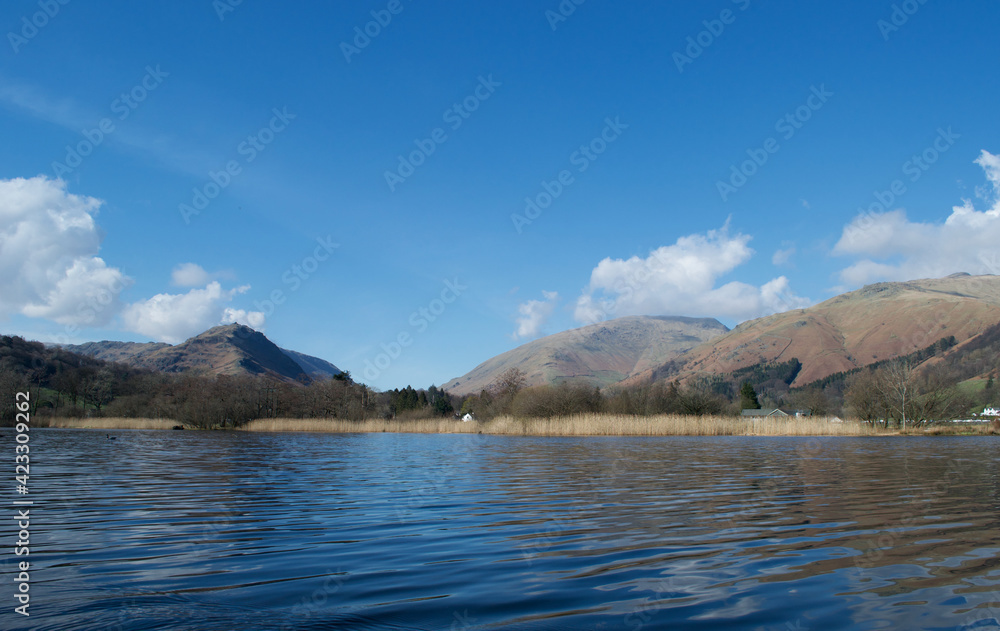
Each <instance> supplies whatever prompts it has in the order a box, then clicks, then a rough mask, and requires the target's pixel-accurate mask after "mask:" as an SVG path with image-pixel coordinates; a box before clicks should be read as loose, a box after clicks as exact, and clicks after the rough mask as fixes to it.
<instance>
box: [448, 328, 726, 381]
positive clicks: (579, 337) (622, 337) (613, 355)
mask: <svg viewBox="0 0 1000 631" xmlns="http://www.w3.org/2000/svg"><path fill="white" fill-rule="evenodd" d="M728 330H729V329H728V328H726V327H725V326H724V325H723V324H722V323H720V322H719V321H718V320H714V319H711V318H682V317H666V316H664V317H651V316H629V317H624V318H618V319H615V320H609V321H607V322H601V323H598V324H592V325H590V326H585V327H582V328H579V329H573V330H571V331H563V332H562V333H557V334H555V335H550V336H548V337H543V338H541V339H537V340H534V341H532V342H528V343H527V344H524V345H522V346H519V347H517V348H515V349H513V350H510V351H507V352H506V353H503V354H501V355H497V356H496V357H494V358H492V359H490V360H487V361H485V362H483V363H482V364H480V365H479V366H477V367H476V368H474V369H473V370H472V371H471V372H469V373H468V374H466V375H464V376H462V377H459V378H457V379H452V380H451V381H449V382H448V383H446V384H444V386H442V387H443V388H444V389H445V390H447V391H448V392H450V393H451V394H456V395H463V394H471V393H478V392H479V391H481V390H482V389H483V388H486V387H488V386H489V385H490V384H491V383H492V382H493V381H494V380H495V379H496V378H497V377H498V376H499V375H501V374H503V373H504V372H505V371H506V370H508V369H510V368H519V369H520V370H522V371H524V373H525V375H526V381H527V385H541V384H554V383H559V382H561V381H566V380H570V379H572V380H574V381H575V382H584V383H589V384H592V385H595V386H601V387H604V386H607V385H610V384H614V383H617V382H619V381H621V380H623V379H625V378H627V377H628V376H629V375H632V374H635V373H638V372H643V371H647V370H651V369H653V368H656V367H658V366H660V365H662V364H664V363H666V362H668V361H670V360H672V359H675V358H677V357H678V356H680V355H681V354H682V353H684V352H685V351H687V350H689V349H691V348H694V347H695V346H697V345H699V344H701V343H702V342H705V341H707V340H711V339H714V338H716V337H718V336H719V335H722V334H724V333H726V332H727V331H728Z"/></svg>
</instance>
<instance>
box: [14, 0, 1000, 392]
mask: <svg viewBox="0 0 1000 631" xmlns="http://www.w3.org/2000/svg"><path fill="white" fill-rule="evenodd" d="M234 3H235V0H219V1H218V2H213V1H212V0H199V1H193V0H189V1H185V2H177V3H170V4H167V3H154V4H149V3H134V2H101V3H86V2H82V1H80V0H69V1H66V0H62V1H60V0H41V2H39V1H38V0H35V1H26V0H10V1H8V2H6V3H4V6H3V9H2V11H0V27H2V28H0V31H2V32H4V33H5V34H6V37H5V41H4V42H2V43H0V44H2V45H0V137H2V138H3V150H2V151H0V277H2V280H0V330H3V331H4V332H9V333H15V334H20V335H24V336H26V337H29V338H32V339H39V340H42V341H46V342H59V341H68V342H79V341H85V340H99V339H121V340H135V341H148V340H165V341H171V342H176V341H179V340H182V339H185V338H186V337H188V336H190V335H194V334H197V333H198V332H200V331H202V330H204V329H206V328H208V327H210V326H213V325H216V324H219V323H222V322H225V321H232V320H237V321H241V322H244V323H248V324H251V325H252V326H255V327H256V328H259V329H261V330H263V331H264V332H265V333H266V335H267V336H268V337H269V338H271V339H272V340H273V341H275V342H276V343H278V344H279V345H281V346H283V347H285V348H291V349H295V350H298V351H301V352H305V353H309V354H312V355H316V356H319V357H323V358H325V359H327V360H329V361H332V362H333V363H335V364H337V365H338V366H340V367H341V368H344V369H347V370H350V371H351V373H352V374H353V375H354V376H355V377H356V378H357V379H359V380H361V381H364V382H366V383H369V384H371V385H373V386H375V387H378V388H383V389H385V388H393V387H402V386H405V385H407V384H413V385H414V386H424V387H426V386H429V385H431V384H440V383H443V382H444V381H447V380H448V379H450V378H452V377H456V376H460V375H462V374H464V373H465V372H467V371H468V370H471V369H472V368H473V367H475V366H476V365H477V364H478V363H480V362H481V361H483V360H485V359H488V358H489V357H491V356H493V355H496V354H498V353H501V352H503V351H506V350H509V349H511V348H513V347H515V346H517V345H519V344H521V343H524V342H525V341H527V340H530V339H533V338H535V337H537V336H540V335H544V334H551V333H555V332H558V331H561V330H565V329H568V328H573V327H576V326H581V325H583V324H589V323H591V322H594V321H598V320H601V319H606V318H612V317H618V316H622V315H629V314H649V315H657V314H661V315H691V316H711V317H717V318H719V319H720V320H721V321H723V322H724V323H726V324H727V325H730V326H732V325H734V324H736V323H738V322H740V321H743V320H746V319H749V318H753V317H757V316H760V315H765V314H768V313H772V312H775V311H780V310H785V309H789V308H796V307H802V306H806V305H809V304H814V303H816V302H820V301H822V300H824V299H826V298H829V297H831V296H833V295H835V294H836V293H839V292H841V291H844V290H848V289H854V288H857V287H860V286H862V285H864V284H866V283H868V282H875V281H879V280H905V279H911V278H922V277H930V276H943V275H947V274H950V273H953V272H959V271H965V272H970V273H974V274H978V273H1000V204H998V203H997V186H998V184H1000V158H997V157H996V154H1000V117H997V115H996V107H995V105H996V103H998V102H1000V84H998V82H997V81H996V80H995V79H994V77H995V72H996V59H997V58H998V52H1000V51H998V48H1000V45H998V43H997V40H996V38H995V26H996V24H998V23H1000V5H998V4H997V3H995V2H986V1H985V0H979V1H972V2H965V3H960V4H959V5H955V4H948V3H943V2H934V1H926V2H924V3H923V4H921V3H920V2H918V1H917V0H911V1H910V2H904V3H892V2H884V3H883V2H871V1H865V2H861V1H855V0H848V1H845V2H839V3H796V4H794V5H792V4H790V3H774V2H763V1H757V0H737V1H732V0H717V1H714V2H686V3H680V2H672V3H658V2H657V3H654V2H637V3H629V4H628V5H627V6H622V3H610V2H600V1H598V0H586V1H585V2H581V3H580V4H576V3H575V2H573V0H565V1H564V2H562V3H560V2H557V1H555V0H553V1H550V2H526V1H519V0H513V1H509V2H503V3H475V2H474V3H463V4H456V3H445V2H435V1H431V0H420V1H412V0H398V2H388V1H385V2H383V1H376V2H363V3H348V2H333V3H323V4H322V5H321V4H320V3H311V2H310V3H305V2H288V3H265V2H261V1H260V0H243V1H242V2H241V3H239V4H235V6H234ZM95 5H99V6H95ZM366 30H367V32H368V35H365V34H364V33H365V31H366ZM359 33H360V34H361V35H359ZM79 153H86V154H87V155H85V156H78V154H79ZM915 157H916V159H914V158H915ZM894 189H895V191H894ZM200 195H204V196H205V198H204V199H202V198H201V197H200ZM208 197H211V199H208ZM526 200H532V202H533V204H534V205H533V206H530V205H529V203H528V202H527V201H526ZM272 298H277V299H278V302H279V303H280V304H274V302H272V301H271V300H272Z"/></svg>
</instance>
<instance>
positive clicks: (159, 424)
mask: <svg viewBox="0 0 1000 631" xmlns="http://www.w3.org/2000/svg"><path fill="white" fill-rule="evenodd" d="M47 422H48V424H47V425H46V420H45V419H41V420H39V421H37V422H35V425H36V426H37V427H65V428H71V429H172V428H173V427H174V426H175V425H180V424H181V423H178V422H177V421H171V420H170V419H155V418H116V417H108V418H53V419H48V420H47Z"/></svg>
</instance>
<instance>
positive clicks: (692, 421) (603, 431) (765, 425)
mask: <svg viewBox="0 0 1000 631" xmlns="http://www.w3.org/2000/svg"><path fill="white" fill-rule="evenodd" d="M242 429H243V430H245V431H256V432H296V431H297V432H334V433H351V432H362V433H364V432H401V433H416V434H477V433H482V434H494V435H504V436H876V435H886V434H895V433H897V432H895V431H892V430H890V431H884V430H877V429H873V428H872V427H870V426H867V425H862V424H861V423H856V422H850V421H848V422H843V423H831V422H830V421H829V419H827V418H823V417H807V418H798V419H796V418H790V419H758V420H748V419H743V418H739V417H731V416H700V417H699V416H675V415H660V416H624V415H614V414H582V415H578V416H566V417H558V418H535V419H523V418H514V417H510V416H501V417H498V418H495V419H492V420H489V421H482V422H480V421H471V422H468V423H462V422H460V421H454V420H451V419H420V420H404V421H383V420H368V421H360V422H356V421H341V420H336V419H329V420H323V419H260V420H256V421H251V422H250V423H249V424H248V425H246V426H244V427H243V428H242Z"/></svg>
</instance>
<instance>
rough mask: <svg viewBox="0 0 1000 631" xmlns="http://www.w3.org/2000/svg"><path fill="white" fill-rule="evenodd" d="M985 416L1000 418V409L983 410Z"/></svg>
mask: <svg viewBox="0 0 1000 631" xmlns="http://www.w3.org/2000/svg"><path fill="white" fill-rule="evenodd" d="M983 416H1000V408H986V409H985V410H983Z"/></svg>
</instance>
